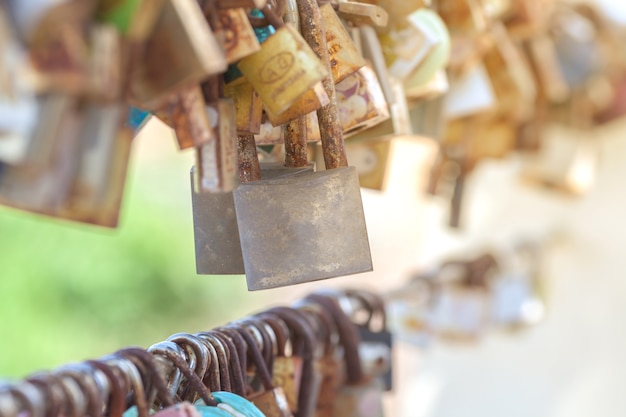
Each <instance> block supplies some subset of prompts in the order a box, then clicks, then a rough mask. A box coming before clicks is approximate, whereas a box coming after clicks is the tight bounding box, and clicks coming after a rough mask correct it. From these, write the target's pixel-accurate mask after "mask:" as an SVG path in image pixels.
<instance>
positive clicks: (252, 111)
mask: <svg viewBox="0 0 626 417" xmlns="http://www.w3.org/2000/svg"><path fill="white" fill-rule="evenodd" d="M224 95H225V96H226V97H229V98H232V99H233V101H234V103H235V110H236V113H235V125H236V127H237V134H238V135H258V134H261V121H262V118H263V104H262V103H261V99H260V98H259V95H258V94H257V93H256V91H254V88H253V87H252V84H250V83H249V82H247V81H245V82H242V83H231V84H227V85H226V86H225V87H224Z"/></svg>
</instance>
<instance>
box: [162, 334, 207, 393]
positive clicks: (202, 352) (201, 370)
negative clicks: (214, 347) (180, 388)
mask: <svg viewBox="0 0 626 417" xmlns="http://www.w3.org/2000/svg"><path fill="white" fill-rule="evenodd" d="M167 340H168V341H170V342H174V343H176V344H177V345H179V346H180V347H182V348H183V349H185V350H186V351H187V353H188V354H193V355H194V358H195V360H196V364H195V368H194V371H195V373H196V375H198V377H199V378H200V379H201V380H202V381H203V383H204V378H205V376H206V373H207V371H208V369H209V366H210V362H211V353H210V352H209V348H208V347H207V345H208V343H207V342H206V341H205V340H202V339H200V338H199V337H198V336H195V335H193V334H189V333H176V334H174V335H172V336H170V337H168V338H167ZM188 349H191V352H189V351H188ZM205 385H206V384H205ZM209 390H210V387H209ZM188 394H189V387H187V390H185V392H183V394H182V396H183V397H185V398H187V397H188Z"/></svg>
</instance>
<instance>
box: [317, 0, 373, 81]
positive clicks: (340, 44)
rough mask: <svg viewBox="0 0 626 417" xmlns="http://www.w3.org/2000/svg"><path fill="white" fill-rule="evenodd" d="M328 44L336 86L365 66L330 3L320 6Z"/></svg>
mask: <svg viewBox="0 0 626 417" xmlns="http://www.w3.org/2000/svg"><path fill="white" fill-rule="evenodd" d="M320 12H321V13H322V20H323V21H324V30H325V31H326V42H327V43H328V53H329V55H330V68H331V70H332V73H333V80H334V81H335V84H338V83H340V82H341V81H343V80H344V79H345V78H346V77H347V76H349V75H351V74H354V73H355V72H356V71H357V70H358V69H359V68H361V67H363V66H364V65H365V60H364V59H363V57H362V56H361V54H360V53H359V51H358V50H357V48H356V46H355V45H354V41H353V40H352V38H351V37H350V35H349V34H348V31H347V30H346V29H345V28H344V26H343V24H342V23H341V20H340V19H339V17H338V16H337V13H336V12H335V9H334V8H333V6H332V5H331V4H330V3H327V4H324V5H322V6H320Z"/></svg>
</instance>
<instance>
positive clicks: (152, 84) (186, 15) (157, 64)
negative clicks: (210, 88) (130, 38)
mask: <svg viewBox="0 0 626 417" xmlns="http://www.w3.org/2000/svg"><path fill="white" fill-rule="evenodd" d="M141 51H142V53H141V54H140V55H139V56H138V57H136V58H135V66H136V71H133V72H132V74H131V82H130V91H129V99H130V100H131V101H132V102H133V104H138V105H139V107H142V108H148V109H149V108H154V107H155V106H156V105H158V103H159V102H160V101H161V100H163V99H164V98H166V97H168V96H169V95H170V94H171V93H173V92H174V91H176V90H177V89H178V88H180V87H181V86H184V85H190V84H194V83H199V82H200V81H202V80H204V79H206V78H208V77H209V76H211V75H215V74H218V73H222V72H224V71H226V68H227V63H226V58H225V56H224V54H223V52H222V50H221V48H220V45H219V44H218V42H217V39H216V38H215V36H214V35H213V33H212V32H211V30H210V28H209V26H208V24H207V22H206V21H205V19H204V16H203V14H202V11H201V10H200V7H199V6H198V4H197V3H196V2H195V1H193V0H166V1H165V4H164V5H163V8H162V10H161V11H160V13H159V15H158V18H157V19H156V22H155V25H154V28H153V31H152V34H151V35H150V37H149V38H148V40H147V41H146V43H145V46H143V47H142V48H141ZM164 62H165V63H167V65H164Z"/></svg>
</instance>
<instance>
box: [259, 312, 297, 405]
mask: <svg viewBox="0 0 626 417" xmlns="http://www.w3.org/2000/svg"><path fill="white" fill-rule="evenodd" d="M262 319H263V320H265V321H266V322H267V323H268V324H270V325H272V324H273V325H272V327H274V328H276V326H277V325H278V326H279V327H278V331H279V332H280V331H283V330H282V328H281V327H282V326H285V330H286V331H287V332H289V330H288V328H287V325H286V324H285V323H284V322H283V321H282V320H280V319H279V318H278V317H271V316H267V317H266V316H264V317H263V318H262ZM288 340H289V342H290V345H291V348H292V352H291V355H290V356H286V354H285V346H284V344H283V345H279V349H278V351H277V354H276V357H275V358H274V365H273V367H272V383H273V384H274V385H275V386H280V387H283V390H284V392H285V396H286V398H287V403H288V404H289V408H290V410H291V411H292V412H293V413H295V412H297V411H298V394H299V393H300V384H301V382H302V366H303V363H302V356H301V355H302V352H297V351H294V349H295V347H296V343H295V342H296V338H295V337H294V335H293V334H292V335H290V337H289V339H288Z"/></svg>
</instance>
